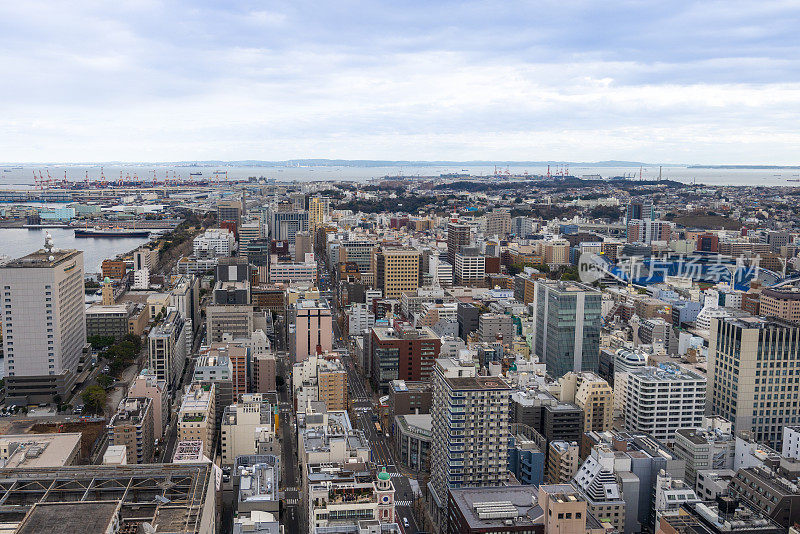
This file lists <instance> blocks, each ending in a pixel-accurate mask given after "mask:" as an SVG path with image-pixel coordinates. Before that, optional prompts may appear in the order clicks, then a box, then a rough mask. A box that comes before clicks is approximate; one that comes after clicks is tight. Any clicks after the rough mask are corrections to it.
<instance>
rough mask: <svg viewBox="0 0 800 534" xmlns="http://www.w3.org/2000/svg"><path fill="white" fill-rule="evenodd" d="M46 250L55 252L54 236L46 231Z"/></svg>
mask: <svg viewBox="0 0 800 534" xmlns="http://www.w3.org/2000/svg"><path fill="white" fill-rule="evenodd" d="M44 250H45V251H46V252H47V253H48V254H50V253H51V252H53V236H51V235H50V232H45V234H44Z"/></svg>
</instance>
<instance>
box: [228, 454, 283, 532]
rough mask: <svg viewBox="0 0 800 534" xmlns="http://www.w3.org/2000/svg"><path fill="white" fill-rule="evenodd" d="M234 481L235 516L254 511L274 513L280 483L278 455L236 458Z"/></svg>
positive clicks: (276, 508)
mask: <svg viewBox="0 0 800 534" xmlns="http://www.w3.org/2000/svg"><path fill="white" fill-rule="evenodd" d="M233 467H234V482H238V494H237V503H236V513H237V516H242V515H244V516H247V515H250V516H251V517H252V514H254V513H257V512H274V513H278V508H279V502H280V498H279V496H278V490H279V481H280V459H279V456H275V455H271V454H258V455H243V456H239V457H238V458H236V461H235V465H234V466H233Z"/></svg>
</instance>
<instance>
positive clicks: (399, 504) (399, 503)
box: [394, 501, 413, 506]
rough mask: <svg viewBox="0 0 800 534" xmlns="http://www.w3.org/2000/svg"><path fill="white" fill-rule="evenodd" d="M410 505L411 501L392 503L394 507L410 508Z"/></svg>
mask: <svg viewBox="0 0 800 534" xmlns="http://www.w3.org/2000/svg"><path fill="white" fill-rule="evenodd" d="M412 504H413V502H412V501H394V505H395V506H411V505H412Z"/></svg>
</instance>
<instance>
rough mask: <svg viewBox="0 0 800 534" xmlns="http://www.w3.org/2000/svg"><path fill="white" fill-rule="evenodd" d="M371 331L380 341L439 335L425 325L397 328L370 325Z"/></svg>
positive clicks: (431, 337)
mask: <svg viewBox="0 0 800 534" xmlns="http://www.w3.org/2000/svg"><path fill="white" fill-rule="evenodd" d="M372 331H373V332H374V333H375V336H376V337H377V338H378V340H380V341H393V340H396V339H400V340H412V339H439V336H437V335H436V333H435V332H434V331H433V330H431V329H430V328H428V327H427V326H423V327H417V328H415V327H412V326H410V325H401V326H399V327H397V328H392V327H389V326H374V327H372Z"/></svg>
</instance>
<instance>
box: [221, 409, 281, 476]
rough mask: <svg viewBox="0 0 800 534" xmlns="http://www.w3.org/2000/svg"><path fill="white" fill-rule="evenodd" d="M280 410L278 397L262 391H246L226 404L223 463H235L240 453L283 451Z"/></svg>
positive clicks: (277, 452) (278, 453)
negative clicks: (235, 399)
mask: <svg viewBox="0 0 800 534" xmlns="http://www.w3.org/2000/svg"><path fill="white" fill-rule="evenodd" d="M277 413H278V406H277V398H275V396H274V395H271V396H266V395H262V394H260V393H248V394H245V395H242V396H241V399H240V400H239V402H237V403H236V404H232V405H230V406H226V407H225V411H224V413H223V414H222V425H221V427H220V445H221V449H222V463H223V465H233V463H234V462H235V461H236V458H237V457H239V456H252V455H261V454H272V455H280V445H279V443H278V438H277V435H276V431H277Z"/></svg>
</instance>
